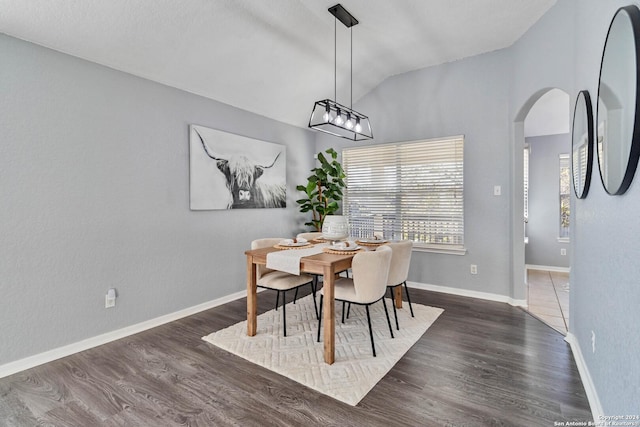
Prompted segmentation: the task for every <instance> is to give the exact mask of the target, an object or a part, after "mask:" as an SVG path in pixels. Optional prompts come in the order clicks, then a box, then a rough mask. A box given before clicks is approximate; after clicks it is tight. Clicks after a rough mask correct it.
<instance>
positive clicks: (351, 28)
mask: <svg viewBox="0 0 640 427" xmlns="http://www.w3.org/2000/svg"><path fill="white" fill-rule="evenodd" d="M349 29H350V30H351V103H350V104H349V108H351V109H352V110H353V25H352V26H351V27H349Z"/></svg>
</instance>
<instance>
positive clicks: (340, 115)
mask: <svg viewBox="0 0 640 427" xmlns="http://www.w3.org/2000/svg"><path fill="white" fill-rule="evenodd" d="M329 13H331V14H332V15H333V16H334V22H333V41H334V42H333V43H334V50H333V52H334V53H333V55H334V56H333V58H334V74H333V98H334V99H333V100H331V99H323V100H322V101H316V103H315V104H314V106H313V111H312V112H311V117H310V118H309V127H310V128H312V129H316V130H319V131H321V132H326V133H329V134H331V135H335V136H339V137H341V138H346V139H350V140H352V141H362V140H365V139H372V138H373V132H372V131H371V124H370V123H369V118H368V117H367V116H365V115H364V114H361V113H358V112H357V111H355V110H354V109H353V108H351V107H352V106H353V26H354V25H357V24H358V20H357V19H356V18H354V16H353V15H351V14H350V13H349V12H347V10H346V9H345V8H344V7H342V5H341V4H337V5H335V6H332V7H330V8H329ZM338 20H340V22H342V23H343V24H344V25H345V26H346V27H347V28H349V29H350V31H351V100H350V104H349V107H346V106H344V105H342V104H338V102H337V99H338V98H337V87H336V86H337V83H336V81H337V78H336V74H337V69H338V65H337V37H336V31H337V30H336V26H337V21H338Z"/></svg>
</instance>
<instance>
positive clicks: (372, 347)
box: [364, 305, 376, 357]
mask: <svg viewBox="0 0 640 427" xmlns="http://www.w3.org/2000/svg"><path fill="white" fill-rule="evenodd" d="M364 307H365V308H366V309H367V322H368V323H369V336H370V337H371V349H372V350H373V357H376V346H375V344H373V329H371V315H370V314H369V306H368V305H365V306H364Z"/></svg>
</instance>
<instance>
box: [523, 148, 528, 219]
mask: <svg viewBox="0 0 640 427" xmlns="http://www.w3.org/2000/svg"><path fill="white" fill-rule="evenodd" d="M523 179H524V221H525V222H527V221H528V220H529V146H525V147H524V170H523Z"/></svg>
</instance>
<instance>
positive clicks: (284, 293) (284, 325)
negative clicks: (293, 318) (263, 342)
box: [282, 291, 287, 337]
mask: <svg viewBox="0 0 640 427" xmlns="http://www.w3.org/2000/svg"><path fill="white" fill-rule="evenodd" d="M286 302H287V291H282V330H283V331H284V336H285V337H286V336H287V309H286V308H285V307H286V306H287V304H286Z"/></svg>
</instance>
